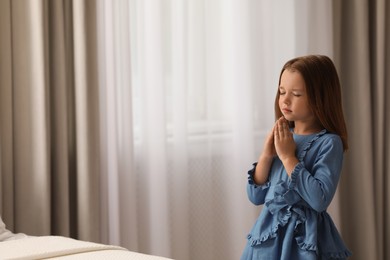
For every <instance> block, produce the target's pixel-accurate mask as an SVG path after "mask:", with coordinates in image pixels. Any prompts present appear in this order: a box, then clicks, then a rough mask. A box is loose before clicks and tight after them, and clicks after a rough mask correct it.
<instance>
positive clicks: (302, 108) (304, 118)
mask: <svg viewBox="0 0 390 260" xmlns="http://www.w3.org/2000/svg"><path fill="white" fill-rule="evenodd" d="M279 108H280V111H281V112H282V114H283V116H284V117H285V118H286V119H287V120H288V121H294V123H295V126H297V124H301V123H303V124H305V125H306V126H310V125H312V124H314V123H315V122H316V120H315V116H314V114H313V112H312V110H311V109H310V107H309V102H308V98H307V93H306V86H305V81H304V80H303V77H302V75H301V73H299V72H298V71H291V70H288V69H287V70H285V71H283V73H282V76H281V78H280V86H279Z"/></svg>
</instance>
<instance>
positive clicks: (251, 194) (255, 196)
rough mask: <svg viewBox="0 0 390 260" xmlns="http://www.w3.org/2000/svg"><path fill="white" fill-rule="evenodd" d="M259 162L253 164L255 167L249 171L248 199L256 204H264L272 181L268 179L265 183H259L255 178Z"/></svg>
mask: <svg viewBox="0 0 390 260" xmlns="http://www.w3.org/2000/svg"><path fill="white" fill-rule="evenodd" d="M256 166H257V163H254V164H253V168H252V169H251V170H249V171H248V184H247V187H246V191H247V194H248V199H249V200H250V202H252V203H253V204H255V205H262V204H264V200H265V195H267V191H268V189H269V186H270V182H269V181H267V182H266V183H264V184H263V185H257V184H256V183H255V182H254V180H253V175H254V174H255V170H256Z"/></svg>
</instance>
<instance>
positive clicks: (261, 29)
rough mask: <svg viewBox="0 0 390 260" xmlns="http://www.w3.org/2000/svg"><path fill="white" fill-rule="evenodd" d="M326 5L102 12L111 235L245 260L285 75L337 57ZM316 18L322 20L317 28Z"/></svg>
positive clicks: (181, 3) (151, 1)
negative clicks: (262, 156) (257, 166)
mask: <svg viewBox="0 0 390 260" xmlns="http://www.w3.org/2000/svg"><path fill="white" fill-rule="evenodd" d="M331 9H332V8H331V3H330V2H329V1H327V0H322V1H316V2H315V3H312V1H309V0H306V1H304V0H301V1H271V0H269V1H249V0H245V1H243V0H239V1H238V0H215V1H208V0H202V1H199V0H127V1H126V0H117V1H107V0H100V1H99V8H98V22H99V28H100V30H99V43H100V49H99V55H100V57H99V66H100V90H101V118H100V119H101V128H102V130H101V136H102V137H101V146H102V147H103V149H102V151H103V152H102V155H101V158H102V159H101V163H102V172H103V175H102V180H101V181H102V190H103V194H102V197H103V198H104V199H103V200H102V206H103V207H102V208H103V211H102V215H103V216H102V229H103V231H104V232H103V234H104V238H105V240H106V242H109V243H115V244H120V245H123V246H125V247H127V248H129V249H131V250H136V251H140V252H146V253H152V254H156V255H163V256H169V257H173V258H175V259H181V260H185V259H238V258H239V256H240V254H241V251H242V249H243V247H244V245H245V242H246V234H247V232H248V231H249V229H250V227H251V226H252V224H253V223H254V221H255V219H256V217H257V215H258V212H259V208H256V207H254V206H252V205H251V204H250V203H249V201H248V200H247V197H246V178H247V175H246V173H247V170H248V169H249V168H250V166H251V163H252V162H254V161H256V160H257V157H258V153H259V152H260V150H261V148H262V143H263V139H264V135H265V134H266V133H267V132H268V131H269V129H270V128H271V126H272V125H273V121H274V119H273V117H274V115H273V114H274V113H273V102H274V96H275V93H276V87H277V81H278V76H279V72H280V69H281V67H282V65H283V64H284V62H285V61H287V60H288V59H290V58H292V57H294V56H297V55H303V54H308V53H322V54H326V55H330V56H332V37H331V34H332V14H331ZM312 18H315V19H314V20H313V21H312Z"/></svg>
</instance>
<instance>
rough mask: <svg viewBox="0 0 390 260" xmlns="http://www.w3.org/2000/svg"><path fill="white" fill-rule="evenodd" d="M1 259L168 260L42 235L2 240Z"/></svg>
mask: <svg viewBox="0 0 390 260" xmlns="http://www.w3.org/2000/svg"><path fill="white" fill-rule="evenodd" d="M0 259H1V260H6V259H15V260H16V259H18V260H21V259H23V260H33V259H64V260H71V259H72V260H75V259H80V260H81V259H83V260H87V259H93V260H99V259H110V260H124V259H127V260H168V258H164V257H159V256H152V255H145V254H140V253H136V252H131V251H128V250H127V249H125V248H122V247H119V246H112V245H104V244H98V243H91V242H86V241H80V240H75V239H71V238H67V237H61V236H39V237H28V238H24V239H17V240H10V241H4V242H0Z"/></svg>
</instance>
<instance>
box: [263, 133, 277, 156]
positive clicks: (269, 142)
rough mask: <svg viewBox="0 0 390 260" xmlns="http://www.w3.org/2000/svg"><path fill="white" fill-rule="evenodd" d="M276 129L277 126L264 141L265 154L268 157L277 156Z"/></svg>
mask: <svg viewBox="0 0 390 260" xmlns="http://www.w3.org/2000/svg"><path fill="white" fill-rule="evenodd" d="M274 131H275V127H273V128H272V131H271V132H270V133H269V134H268V136H267V137H266V139H265V141H264V148H263V154H262V155H263V156H265V157H267V158H273V157H274V156H276V150H275V143H274Z"/></svg>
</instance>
